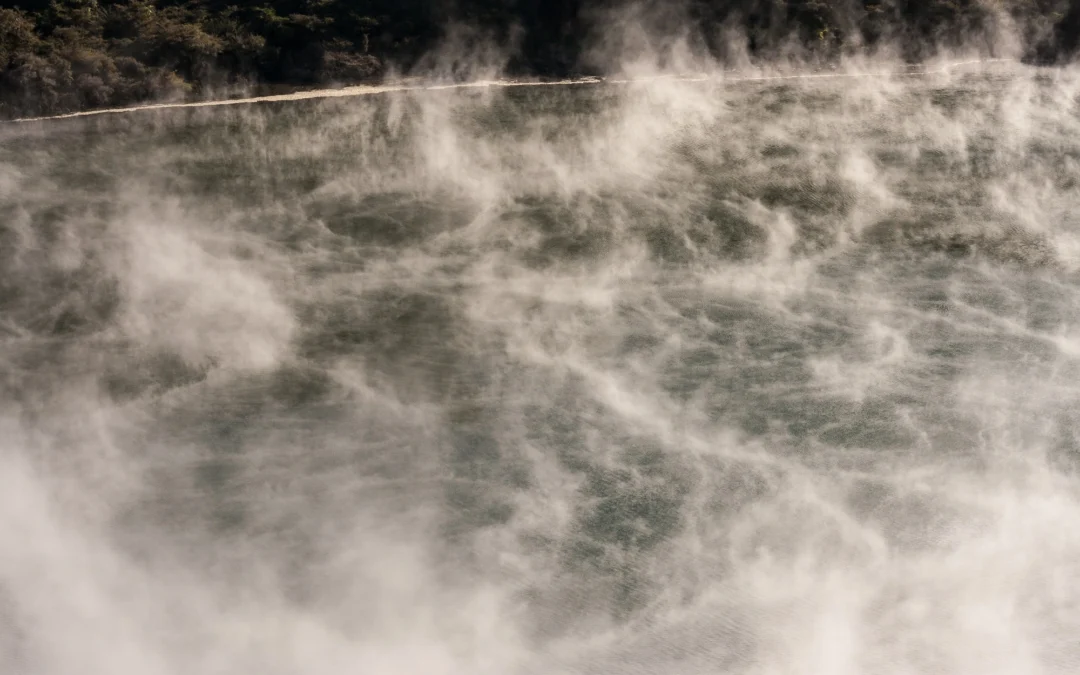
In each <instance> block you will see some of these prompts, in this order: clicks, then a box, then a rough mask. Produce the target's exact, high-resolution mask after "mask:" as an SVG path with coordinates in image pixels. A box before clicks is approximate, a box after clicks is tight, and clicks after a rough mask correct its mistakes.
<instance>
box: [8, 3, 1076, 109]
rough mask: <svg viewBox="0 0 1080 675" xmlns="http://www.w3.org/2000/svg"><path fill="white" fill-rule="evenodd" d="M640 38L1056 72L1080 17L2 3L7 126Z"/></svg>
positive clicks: (1053, 10)
mask: <svg viewBox="0 0 1080 675" xmlns="http://www.w3.org/2000/svg"><path fill="white" fill-rule="evenodd" d="M676 5H677V7H678V8H677V9H673V7H676ZM633 26H648V35H649V36H650V38H651V42H650V44H652V45H654V46H655V45H657V44H659V45H661V46H662V45H663V44H665V43H669V42H671V41H673V40H675V39H676V37H678V36H686V35H691V36H694V39H693V40H692V42H693V43H694V44H693V46H694V47H696V48H697V49H699V50H700V51H701V52H702V53H705V52H708V53H711V54H712V55H714V56H716V57H718V58H720V59H723V58H724V57H725V56H727V55H729V54H730V53H731V47H732V45H733V44H737V45H738V47H739V51H740V53H748V54H750V56H751V57H752V58H760V59H768V58H770V57H772V56H775V55H776V54H781V53H785V54H789V53H791V50H792V48H793V47H797V50H798V51H799V52H800V53H801V54H802V56H801V58H809V59H812V60H822V59H825V60H828V59H831V58H835V57H836V56H838V55H840V54H843V53H845V52H848V53H850V52H857V51H861V52H873V51H874V50H876V49H879V48H880V47H881V45H888V46H889V48H890V49H891V50H893V51H895V52H897V53H898V54H899V56H900V57H901V58H904V59H907V60H912V61H917V60H919V59H921V58H924V57H926V56H928V55H930V54H932V53H934V52H935V51H936V50H938V49H940V48H943V47H944V48H948V47H955V46H957V45H959V44H962V43H963V44H976V45H977V46H979V49H980V50H981V51H984V52H994V49H993V48H991V47H989V46H988V45H990V44H992V43H993V40H992V38H988V37H987V36H992V35H994V34H996V33H1000V31H1001V30H1002V29H1004V28H1008V29H1009V30H1011V31H1012V32H1013V33H1014V34H1015V35H1016V36H1017V37H1018V38H1019V40H1018V42H1019V44H1020V51H1021V55H1022V56H1023V58H1025V59H1027V60H1035V61H1041V62H1055V61H1060V60H1062V59H1063V58H1067V57H1068V56H1070V55H1071V53H1072V52H1073V50H1074V48H1075V46H1076V36H1077V32H1078V27H1080V5H1077V4H1075V3H1070V2H1069V1H1068V0H982V1H978V0H930V1H928V2H915V1H912V0H873V1H866V2H859V1H858V0H848V1H845V0H734V1H731V2H720V1H715V0H714V1H709V0H689V1H688V2H684V3H671V2H656V3H654V4H653V5H651V6H650V5H633V6H632V7H631V5H630V4H629V3H627V2H622V1H620V0H600V1H594V2H584V1H583V0H555V1H554V2H541V1H540V0H458V1H457V2H454V1H453V0H398V1H396V2H392V1H390V0H366V1H363V2H350V1H348V0H259V1H258V2H253V3H248V4H230V3H229V2H226V1H225V0H186V1H183V0H181V1H174V0H51V1H44V0H19V2H15V3H12V2H3V3H0V117H5V118H10V117H16V116H33V115H43V114H53V113H61V112H70V111H75V110H83V109H91V108H96V107H103V106H122V105H128V104H133V103H138V102H143V101H148V100H176V99H200V98H219V97H225V96H230V95H233V94H234V93H237V92H240V91H244V92H250V91H252V90H265V89H268V88H269V89H274V88H279V87H305V86H306V87H310V86H330V85H334V84H348V83H357V82H369V81H374V80H378V79H380V78H382V77H385V76H386V75H387V74H388V73H391V72H393V73H399V74H400V73H410V72H411V73H420V74H436V75H440V76H443V77H457V78H463V77H469V76H470V75H471V72H470V71H469V68H468V67H467V66H469V65H470V64H475V63H477V62H478V61H481V62H483V61H485V58H484V57H485V55H486V62H487V64H488V65H490V66H492V67H497V68H498V69H499V70H500V71H502V72H507V73H510V74H515V75H531V76H565V75H568V74H575V73H603V72H604V71H605V70H608V69H610V68H611V66H612V64H613V63H615V62H616V61H617V58H616V57H617V56H618V55H625V54H627V53H633V52H634V51H635V50H640V49H641V48H642V46H643V42H642V40H643V38H641V37H640V35H641V34H642V33H641V31H638V32H637V33H635V32H634V31H633V30H627V27H633ZM634 35H638V36H639V37H638V38H637V39H634V37H633V36H634ZM733 35H734V36H739V39H738V40H735V41H733V40H732V36H733ZM447 45H450V47H449V48H448V47H447ZM482 46H483V47H484V48H481V47H482ZM440 49H441V51H440ZM433 54H434V55H433ZM455 57H456V60H455Z"/></svg>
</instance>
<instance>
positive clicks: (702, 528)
mask: <svg viewBox="0 0 1080 675" xmlns="http://www.w3.org/2000/svg"><path fill="white" fill-rule="evenodd" d="M462 44H464V45H465V46H461V45H459V47H453V46H451V47H448V49H449V50H450V51H451V52H454V53H450V54H448V55H443V56H440V57H439V58H438V59H437V60H436V61H437V63H439V64H450V65H448V66H447V68H448V70H447V73H448V75H447V78H452V77H457V76H459V75H460V74H461V73H462V72H468V73H473V74H475V75H476V76H477V77H484V78H489V79H492V80H495V79H496V78H497V77H498V72H499V70H498V69H499V68H500V67H501V64H502V63H504V62H505V60H504V59H502V57H501V55H500V54H499V53H498V52H497V51H485V50H484V49H486V48H484V49H481V52H480V56H481V57H482V58H481V57H475V54H474V53H473V52H471V51H469V50H471V49H473V48H474V46H475V45H472V44H471V43H469V41H468V40H464V42H463V43H462ZM618 44H622V43H618ZM616 46H617V47H618V45H616ZM455 50H463V55H461V56H458V54H457V52H456V51H455ZM639 53H642V52H636V53H635V56H634V57H632V58H625V59H623V70H622V72H623V75H620V76H619V77H616V78H613V80H615V81H614V82H607V83H600V82H596V81H588V82H579V83H577V85H575V86H572V87H571V86H544V87H540V86H534V87H525V86H520V87H515V86H503V85H507V84H508V83H506V82H502V83H500V82H490V83H487V85H492V86H487V85H485V86H483V87H480V86H460V87H456V88H455V87H450V86H445V88H433V87H428V88H420V89H410V88H407V87H386V88H384V89H381V90H377V91H376V90H363V92H364V93H372V94H377V95H372V96H356V97H353V96H347V94H349V93H357V92H356V91H353V92H335V95H334V96H328V97H326V98H324V99H319V100H307V99H306V98H305V97H306V95H304V96H293V97H292V98H293V99H295V100H286V99H283V98H280V97H275V98H274V99H273V100H269V99H268V100H265V101H264V103H265V104H266V105H262V106H246V105H239V104H236V102H229V103H230V105H227V106H226V105H221V106H214V107H209V108H199V107H187V108H180V109H169V110H165V109H155V110H143V111H140V112H129V113H126V114H123V115H119V114H118V115H109V116H99V117H91V118H86V119H72V120H63V121H60V120H57V121H55V122H50V123H48V124H45V123H35V124H32V125H20V126H12V127H7V128H5V129H4V130H3V134H4V144H3V145H2V146H0V339H2V340H3V343H2V344H3V346H2V348H0V396H2V399H0V400H2V401H3V406H0V438H2V439H3V440H2V441H0V542H2V543H3V545H2V546H0V668H2V669H4V670H5V672H17V673H27V674H30V675H38V674H40V675H53V674H57V673H69V672H74V671H79V672H87V673H98V672H101V673H105V672H108V673H163V674H165V673H189V672H200V673H202V672H206V673H215V672H223V673H224V672H230V673H231V672H238V671H239V672H247V671H259V672H270V673H275V672H280V673H294V672H305V673H338V672H343V671H353V670H360V671H364V672H372V673H386V674H393V673H415V672H425V673H446V674H448V675H449V674H457V673H469V674H478V673H492V674H495V673H498V674H506V673H545V674H548V673H550V674H556V673H560V674H561V673H568V674H569V673H594V674H600V673H628V672H643V673H644V672H650V673H651V672H663V673H674V674H683V673H685V674H690V673H705V672H731V673H747V674H750V673H754V674H758V673H760V674H771V673H788V672H815V673H827V674H830V675H844V674H846V673H852V674H854V673H882V674H892V673H896V674H900V673H980V674H992V673H1002V674H1006V673H1008V674H1009V675H1016V674H1027V673H1058V672H1060V673H1066V672H1072V671H1073V670H1075V667H1076V665H1077V664H1078V663H1080V653H1078V649H1077V646H1076V643H1075V639H1074V636H1075V635H1076V634H1077V630H1078V629H1080V610H1078V602H1080V596H1078V594H1077V590H1076V589H1077V588H1080V586H1078V585H1077V579H1076V572H1075V571H1074V567H1075V565H1074V564H1073V561H1074V560H1075V559H1076V557H1077V555H1080V536H1078V535H1075V534H1073V533H1072V529H1071V528H1069V527H1068V524H1069V523H1070V522H1072V521H1073V520H1075V519H1076V518H1077V517H1078V516H1080V513H1078V510H1080V501H1078V500H1077V497H1076V495H1077V490H1076V487H1077V486H1076V484H1075V483H1076V478H1075V461H1076V453H1077V451H1078V446H1077V438H1078V437H1080V436H1078V433H1080V428H1078V427H1077V423H1078V420H1077V417H1076V415H1075V414H1074V413H1073V409H1074V408H1075V406H1076V404H1077V394H1078V392H1077V389H1076V387H1075V386H1074V385H1073V384H1072V383H1073V382H1074V381H1075V379H1076V377H1075V376H1076V371H1077V356H1078V354H1080V347H1078V344H1080V343H1078V342H1077V339H1078V338H1077V334H1076V330H1075V327H1074V326H1073V323H1074V316H1075V309H1076V306H1077V303H1078V302H1080V296H1077V293H1076V290H1075V283H1074V281H1075V275H1076V272H1077V260H1078V258H1077V251H1078V250H1080V245H1078V239H1077V234H1076V227H1075V222H1074V220H1075V218H1074V216H1073V215H1072V214H1073V212H1074V211H1075V210H1076V209H1075V208H1074V206H1075V204H1076V198H1077V192H1076V191H1077V186H1078V185H1080V183H1078V179H1080V167H1078V166H1077V165H1076V162H1075V160H1074V158H1075V156H1076V153H1077V150H1078V148H1077V144H1076V141H1075V139H1077V138H1080V133H1078V132H1080V129H1078V128H1077V124H1078V123H1077V118H1076V115H1075V106H1076V95H1077V92H1078V90H1080V86H1078V85H1080V80H1078V77H1077V72H1076V71H1075V70H1074V69H1058V70H1048V69H1039V68H1034V67H1029V66H1023V65H1020V64H1017V63H1015V62H1011V61H986V62H979V63H967V64H966V65H959V66H958V65H956V64H957V63H960V62H961V61H962V58H961V56H962V55H950V57H949V58H948V59H943V61H942V62H941V63H938V64H930V65H929V66H927V67H926V68H924V69H921V70H917V71H914V72H912V71H909V70H906V69H902V68H898V67H897V66H896V64H895V63H892V62H889V61H886V60H880V61H874V60H868V59H849V60H846V61H844V62H842V63H841V64H840V65H839V67H838V68H837V70H836V71H829V72H828V73H817V75H828V76H827V77H825V76H821V77H807V75H812V74H814V73H808V72H807V69H806V68H803V69H802V70H801V71H799V70H796V69H795V68H793V67H792V64H791V63H788V64H775V65H772V66H764V65H761V64H756V65H753V66H752V68H754V69H755V70H754V71H753V72H742V73H740V74H738V75H734V74H732V73H731V72H728V71H725V70H724V68H723V67H722V64H719V63H717V62H714V61H711V60H710V59H707V58H705V57H703V56H701V55H700V52H699V51H697V48H696V47H695V46H694V41H693V39H691V38H689V37H688V38H687V39H686V40H684V41H683V42H681V43H675V46H673V47H670V48H669V47H667V46H665V47H664V48H663V50H660V49H659V48H658V49H657V50H654V51H652V52H644V53H645V54H646V56H645V57H644V58H638V57H637V56H636V54H639ZM469 54H473V56H469ZM608 54H611V55H617V56H620V57H622V56H625V55H626V54H628V52H624V51H622V49H621V47H620V48H614V49H612V50H610V51H609V52H608ZM455 63H456V64H457V65H453V64H455ZM742 63H744V64H749V63H750V60H749V59H744V60H743V61H742ZM477 64H479V65H477ZM949 64H953V65H951V66H950V65H949ZM804 65H805V64H804ZM472 67H475V68H476V70H468V69H469V68H472ZM462 68H465V70H464V71H463V70H462ZM912 75H917V76H914V77H913V76H912ZM470 76H472V75H470ZM781 78H782V79H781ZM437 86H440V87H444V85H442V84H440V85H437ZM337 94H342V95H340V96H339V95H337Z"/></svg>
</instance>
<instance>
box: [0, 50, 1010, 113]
mask: <svg viewBox="0 0 1080 675" xmlns="http://www.w3.org/2000/svg"><path fill="white" fill-rule="evenodd" d="M998 63H1018V61H1017V60H1015V59H972V60H968V61H957V62H952V63H946V64H944V65H942V66H939V67H930V66H924V65H909V66H907V68H908V70H906V71H897V70H889V71H881V72H823V73H822V72H818V73H795V74H789V75H757V76H755V75H747V76H738V75H735V76H726V75H724V74H696V75H657V76H653V77H641V78H604V77H596V76H589V77H581V78H571V79H562V80H535V81H529V80H477V81H473V82H460V83H450V84H438V83H428V84H423V83H419V82H416V81H412V82H410V81H409V80H400V81H398V82H394V83H387V84H357V85H349V86H345V87H335V88H323V89H306V90H300V91H294V92H289V93H285V94H268V95H261V96H250V97H242V98H225V99H216V100H209V101H188V102H176V103H148V104H144V105H137V106H127V107H123V108H102V109H96V110H82V111H78V112H71V113H62V114H59V115H46V116H42V117H21V118H16V119H11V120H5V121H4V124H24V123H28V122H47V121H52V120H63V119H73V118H76V117H92V116H96V115H117V114H123V113H133V112H142V111H148V110H169V109H178V108H210V107H218V106H228V105H251V104H256V103H273V102H283V101H303V100H312V99H324V98H351V97H356V96H372V95H376V94H386V93H392V92H403V91H443V90H450V89H486V88H491V87H506V88H510V87H559V86H572V85H602V84H618V85H626V84H636V83H647V82H656V81H672V82H717V83H740V82H769V81H778V80H806V79H840V78H866V77H881V78H888V77H927V76H931V75H944V74H948V73H949V72H950V71H951V70H953V69H955V68H960V67H963V66H970V65H989V64H998Z"/></svg>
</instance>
